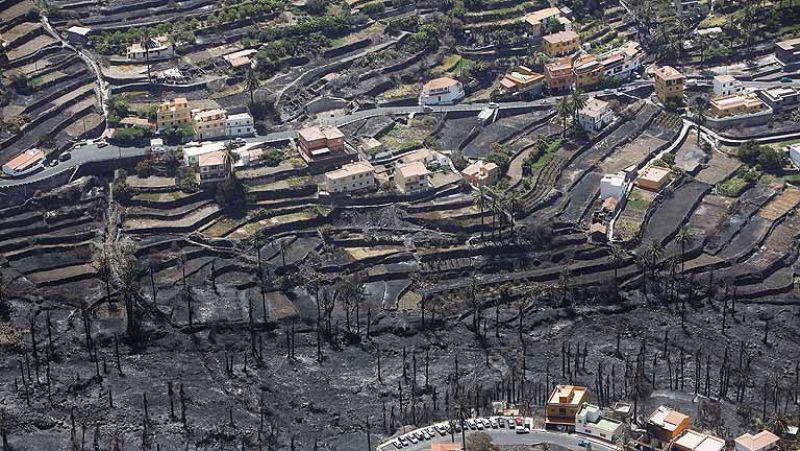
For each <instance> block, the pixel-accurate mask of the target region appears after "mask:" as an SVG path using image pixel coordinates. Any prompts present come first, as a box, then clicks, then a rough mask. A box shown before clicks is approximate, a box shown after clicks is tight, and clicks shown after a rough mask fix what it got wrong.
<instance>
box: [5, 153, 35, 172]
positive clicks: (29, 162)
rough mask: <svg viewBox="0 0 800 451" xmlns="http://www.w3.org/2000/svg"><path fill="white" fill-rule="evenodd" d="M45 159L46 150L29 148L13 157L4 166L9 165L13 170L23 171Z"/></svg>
mask: <svg viewBox="0 0 800 451" xmlns="http://www.w3.org/2000/svg"><path fill="white" fill-rule="evenodd" d="M43 159H44V152H42V151H41V150H39V149H28V150H26V151H25V152H22V153H21V154H19V155H17V156H16V157H14V158H12V159H11V160H10V161H9V162H8V163H6V164H4V165H3V166H5V167H8V168H9V169H11V170H12V171H22V170H25V169H28V168H29V167H31V166H33V165H34V164H36V163H38V162H39V161H41V160H43Z"/></svg>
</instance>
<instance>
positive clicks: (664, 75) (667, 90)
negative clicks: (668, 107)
mask: <svg viewBox="0 0 800 451" xmlns="http://www.w3.org/2000/svg"><path fill="white" fill-rule="evenodd" d="M653 77H654V78H655V89H656V97H658V100H660V101H661V102H664V103H666V102H667V100H669V99H679V100H682V99H683V85H684V82H685V81H686V78H685V77H684V76H683V74H682V73H680V72H678V70H677V69H675V68H674V67H672V66H661V67H659V68H657V69H656V70H655V71H653Z"/></svg>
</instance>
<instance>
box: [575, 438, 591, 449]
mask: <svg viewBox="0 0 800 451" xmlns="http://www.w3.org/2000/svg"><path fill="white" fill-rule="evenodd" d="M578 446H580V447H581V448H591V447H592V444H591V443H589V442H588V441H587V440H578Z"/></svg>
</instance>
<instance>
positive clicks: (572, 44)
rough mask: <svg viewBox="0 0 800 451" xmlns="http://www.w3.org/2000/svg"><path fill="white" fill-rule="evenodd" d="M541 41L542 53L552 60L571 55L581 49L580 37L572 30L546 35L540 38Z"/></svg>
mask: <svg viewBox="0 0 800 451" xmlns="http://www.w3.org/2000/svg"><path fill="white" fill-rule="evenodd" d="M542 41H543V42H544V52H545V53H546V54H548V55H550V56H552V57H554V58H555V57H557V56H564V55H571V54H573V53H575V52H577V51H578V49H580V47H581V39H580V36H578V33H575V32H574V31H572V30H564V31H559V32H558V33H553V34H548V35H547V36H545V37H544V38H542Z"/></svg>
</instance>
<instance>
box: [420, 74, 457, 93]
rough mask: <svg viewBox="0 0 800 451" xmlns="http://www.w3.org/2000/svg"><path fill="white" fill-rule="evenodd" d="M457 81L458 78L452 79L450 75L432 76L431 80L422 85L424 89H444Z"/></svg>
mask: <svg viewBox="0 0 800 451" xmlns="http://www.w3.org/2000/svg"><path fill="white" fill-rule="evenodd" d="M457 83H458V80H454V79H452V78H450V77H439V78H434V79H433V80H431V81H429V82H427V83H425V85H424V86H423V87H422V89H423V90H425V91H432V90H434V89H444V88H449V87H450V86H454V85H456V84H457Z"/></svg>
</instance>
